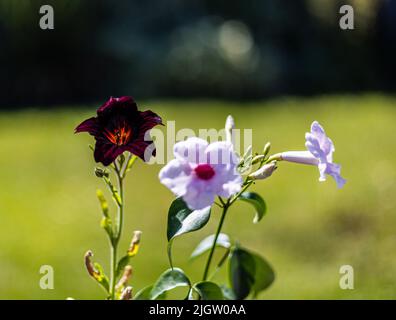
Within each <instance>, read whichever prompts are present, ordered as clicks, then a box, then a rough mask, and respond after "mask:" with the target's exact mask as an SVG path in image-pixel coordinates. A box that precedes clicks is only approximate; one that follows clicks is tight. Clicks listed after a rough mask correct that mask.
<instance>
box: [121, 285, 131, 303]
mask: <svg viewBox="0 0 396 320" xmlns="http://www.w3.org/2000/svg"><path fill="white" fill-rule="evenodd" d="M131 299H132V287H126V288H125V289H124V291H122V293H121V296H120V300H131Z"/></svg>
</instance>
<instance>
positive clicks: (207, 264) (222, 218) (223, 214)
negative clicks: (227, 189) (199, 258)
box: [202, 201, 230, 281]
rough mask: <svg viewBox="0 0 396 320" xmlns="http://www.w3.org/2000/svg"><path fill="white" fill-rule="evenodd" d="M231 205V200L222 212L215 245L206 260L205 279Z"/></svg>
mask: <svg viewBox="0 0 396 320" xmlns="http://www.w3.org/2000/svg"><path fill="white" fill-rule="evenodd" d="M229 207H230V201H227V202H226V203H225V204H224V206H223V212H222V214H221V218H220V222H219V225H218V227H217V230H216V234H215V238H214V241H213V245H212V248H211V249H210V253H209V257H208V261H207V262H206V265H205V271H204V274H203V278H202V280H203V281H205V280H206V279H207V278H208V274H209V269H210V264H211V262H212V259H213V254H214V252H215V249H216V243H217V239H218V237H219V234H220V232H221V228H222V227H223V223H224V219H225V216H226V214H227V210H228V208H229Z"/></svg>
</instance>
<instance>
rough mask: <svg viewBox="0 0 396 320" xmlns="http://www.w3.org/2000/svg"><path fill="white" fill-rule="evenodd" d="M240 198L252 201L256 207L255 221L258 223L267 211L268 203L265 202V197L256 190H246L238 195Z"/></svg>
mask: <svg viewBox="0 0 396 320" xmlns="http://www.w3.org/2000/svg"><path fill="white" fill-rule="evenodd" d="M238 199H240V200H243V201H246V202H248V203H250V204H251V205H253V207H254V208H255V209H256V215H255V217H254V219H253V223H258V222H259V221H260V220H261V219H262V218H263V216H264V214H265V213H266V212H267V205H266V204H265V201H264V199H263V198H262V197H261V196H260V195H259V194H257V193H255V192H244V193H242V194H241V195H240V196H239V197H238Z"/></svg>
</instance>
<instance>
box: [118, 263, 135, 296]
mask: <svg viewBox="0 0 396 320" xmlns="http://www.w3.org/2000/svg"><path fill="white" fill-rule="evenodd" d="M131 276H132V267H131V266H129V265H128V266H126V267H125V268H124V273H123V274H122V277H121V278H120V281H118V283H117V285H116V290H117V291H118V290H121V289H122V288H124V287H125V286H126V285H127V284H128V281H129V279H130V278H131Z"/></svg>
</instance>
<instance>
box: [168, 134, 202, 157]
mask: <svg viewBox="0 0 396 320" xmlns="http://www.w3.org/2000/svg"><path fill="white" fill-rule="evenodd" d="M207 146H208V142H207V141H205V140H203V139H200V138H196V137H191V138H188V139H187V140H185V141H180V142H177V143H176V144H175V145H174V147H173V154H174V155H175V158H176V159H179V160H182V161H187V162H190V163H206V159H205V158H206V154H205V150H206V147H207Z"/></svg>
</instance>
